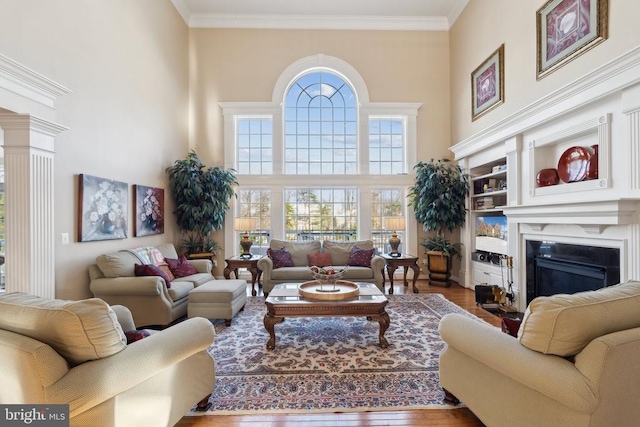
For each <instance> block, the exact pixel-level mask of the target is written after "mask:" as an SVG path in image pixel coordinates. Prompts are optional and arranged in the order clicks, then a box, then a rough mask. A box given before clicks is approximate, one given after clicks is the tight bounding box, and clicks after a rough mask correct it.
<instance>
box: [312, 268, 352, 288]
mask: <svg viewBox="0 0 640 427" xmlns="http://www.w3.org/2000/svg"><path fill="white" fill-rule="evenodd" d="M348 269H349V267H348V266H347V267H344V268H340V269H338V268H336V267H331V266H326V267H317V266H315V265H313V266H311V267H309V272H310V273H311V276H312V277H313V278H314V279H315V280H317V281H318V283H320V284H321V285H324V284H331V285H332V284H335V283H336V282H337V281H338V280H340V279H342V277H344V274H345V273H346V272H347V270H348Z"/></svg>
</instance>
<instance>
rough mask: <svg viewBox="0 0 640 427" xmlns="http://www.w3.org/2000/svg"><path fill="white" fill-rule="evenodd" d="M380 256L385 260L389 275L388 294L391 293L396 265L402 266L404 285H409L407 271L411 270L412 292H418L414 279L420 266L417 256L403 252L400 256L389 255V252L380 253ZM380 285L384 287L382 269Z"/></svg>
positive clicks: (418, 272)
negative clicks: (389, 285)
mask: <svg viewBox="0 0 640 427" xmlns="http://www.w3.org/2000/svg"><path fill="white" fill-rule="evenodd" d="M382 258H384V259H385V261H387V275H388V276H389V283H390V284H391V288H389V294H393V273H394V272H395V271H396V269H397V268H398V267H404V285H405V286H409V283H408V282H407V271H408V270H409V269H412V270H413V293H414V294H417V293H418V288H416V281H417V280H418V276H419V275H420V266H418V257H416V256H413V255H409V254H403V255H401V256H391V255H389V254H382ZM382 280H383V282H382V286H383V287H384V270H383V271H382Z"/></svg>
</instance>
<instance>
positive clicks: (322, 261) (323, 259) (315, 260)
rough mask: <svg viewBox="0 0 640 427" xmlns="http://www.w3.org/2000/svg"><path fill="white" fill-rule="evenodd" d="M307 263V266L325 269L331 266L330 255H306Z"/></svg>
mask: <svg viewBox="0 0 640 427" xmlns="http://www.w3.org/2000/svg"><path fill="white" fill-rule="evenodd" d="M307 261H308V263H309V265H315V266H316V267H326V266H327V265H331V254H330V253H328V252H320V253H317V254H307Z"/></svg>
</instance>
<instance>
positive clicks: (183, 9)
mask: <svg viewBox="0 0 640 427" xmlns="http://www.w3.org/2000/svg"><path fill="white" fill-rule="evenodd" d="M171 3H173V6H174V7H175V8H176V10H177V11H178V13H179V14H180V16H182V19H184V22H185V24H187V25H189V19H190V18H191V11H190V10H189V6H187V5H186V4H185V2H184V0H171Z"/></svg>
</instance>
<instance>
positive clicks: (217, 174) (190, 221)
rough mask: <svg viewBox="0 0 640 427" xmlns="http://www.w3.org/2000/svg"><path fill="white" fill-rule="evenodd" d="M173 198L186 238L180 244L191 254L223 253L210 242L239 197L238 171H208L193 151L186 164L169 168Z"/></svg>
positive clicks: (215, 168) (176, 162) (208, 168)
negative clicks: (235, 189) (236, 172)
mask: <svg viewBox="0 0 640 427" xmlns="http://www.w3.org/2000/svg"><path fill="white" fill-rule="evenodd" d="M167 173H168V174H169V187H170V188H171V192H172V194H173V197H174V200H175V205H176V209H175V211H174V213H175V214H176V218H177V223H178V227H179V228H180V230H181V231H182V232H184V233H186V234H187V237H186V238H185V239H183V240H182V241H181V244H182V248H183V249H184V250H186V251H187V252H188V253H199V252H211V253H214V254H215V252H216V251H217V250H220V249H222V248H221V247H220V245H218V243H217V242H216V241H215V240H213V239H211V237H210V235H211V232H212V231H214V230H218V229H221V228H222V226H223V224H224V218H225V215H226V213H227V211H228V210H229V202H230V200H231V198H232V197H237V195H236V193H235V191H234V186H235V185H238V181H237V179H236V176H235V170H233V169H226V170H225V169H222V168H220V167H217V166H216V167H211V166H210V167H207V166H205V165H204V163H202V160H200V158H199V157H198V155H197V154H196V153H195V152H194V151H191V152H190V153H189V154H187V157H186V158H185V159H183V160H176V161H175V162H174V164H173V166H171V167H168V168H167Z"/></svg>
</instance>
